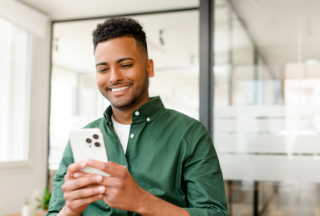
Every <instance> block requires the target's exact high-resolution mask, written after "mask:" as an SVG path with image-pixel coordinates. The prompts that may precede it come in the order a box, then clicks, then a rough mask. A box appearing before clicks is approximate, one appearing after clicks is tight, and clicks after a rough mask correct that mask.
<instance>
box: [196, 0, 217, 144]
mask: <svg viewBox="0 0 320 216" xmlns="http://www.w3.org/2000/svg"><path fill="white" fill-rule="evenodd" d="M213 30H214V0H200V32H199V33H200V61H199V62H200V74H199V90H200V91H199V94H200V95H199V102H200V104H199V114H200V122H202V124H203V125H204V126H205V127H206V128H207V130H208V132H209V133H210V135H211V136H212V139H213V105H214V104H213V99H214V73H213V66H214V56H213V53H214V52H213V51H214V50H213V41H214V40H213Z"/></svg>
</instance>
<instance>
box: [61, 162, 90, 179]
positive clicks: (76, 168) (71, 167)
mask: <svg viewBox="0 0 320 216" xmlns="http://www.w3.org/2000/svg"><path fill="white" fill-rule="evenodd" d="M86 166H87V163H86V162H84V161H80V162H77V163H73V164H70V165H69V166H68V171H67V174H66V175H65V178H66V179H70V178H72V177H73V174H74V173H75V172H78V171H79V170H81V169H83V168H85V167H86Z"/></svg>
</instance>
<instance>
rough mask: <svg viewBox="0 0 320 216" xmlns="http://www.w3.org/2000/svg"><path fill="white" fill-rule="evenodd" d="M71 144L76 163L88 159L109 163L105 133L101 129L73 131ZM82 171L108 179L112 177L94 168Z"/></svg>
mask: <svg viewBox="0 0 320 216" xmlns="http://www.w3.org/2000/svg"><path fill="white" fill-rule="evenodd" d="M70 144H71V149H72V153H73V158H74V161H75V162H79V161H84V160H85V159H88V158H91V159H94V160H98V161H102V162H106V163H107V162H108V155H107V150H106V147H105V143H104V139H103V133H102V131H101V130H100V129H99V128H88V129H80V130H75V131H71V132H70ZM81 171H83V172H87V173H93V174H98V175H102V176H107V177H109V176H110V175H109V174H108V173H105V172H103V171H101V170H99V169H96V168H93V167H86V168H84V169H81Z"/></svg>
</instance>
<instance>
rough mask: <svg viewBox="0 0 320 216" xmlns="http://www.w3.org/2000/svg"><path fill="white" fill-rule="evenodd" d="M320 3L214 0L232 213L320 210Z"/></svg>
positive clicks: (221, 133)
mask: <svg viewBox="0 0 320 216" xmlns="http://www.w3.org/2000/svg"><path fill="white" fill-rule="evenodd" d="M315 8H320V2H319V1H275V0H270V1H238V0H231V1H226V0H225V1H224V0H219V1H216V2H215V23H214V26H215V32H214V57H215V59H214V62H215V66H214V76H215V95H214V96H215V98H214V104H215V107H214V143H215V147H216V149H217V152H218V155H219V159H220V163H221V166H222V171H223V175H224V178H225V180H226V187H227V191H228V192H227V193H228V202H229V211H230V215H258V214H259V215H262V214H263V215H319V212H320V211H319V207H320V206H319V203H318V200H319V198H320V196H319V185H320V184H319V183H320V175H319V172H317V169H318V167H319V165H320V160H319V158H320V145H319V143H320V123H319V122H320V117H319V116H320V105H319V104H320V90H319V89H320V63H319V58H320V49H319V47H320V41H319V40H318V39H319V37H320V28H318V26H320V17H319V13H318V12H317V10H316V9H315Z"/></svg>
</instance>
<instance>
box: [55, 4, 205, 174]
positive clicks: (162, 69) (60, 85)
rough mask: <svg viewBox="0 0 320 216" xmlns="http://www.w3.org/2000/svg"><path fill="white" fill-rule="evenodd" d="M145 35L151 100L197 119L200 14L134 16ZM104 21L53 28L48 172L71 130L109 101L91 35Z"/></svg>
mask: <svg viewBox="0 0 320 216" xmlns="http://www.w3.org/2000/svg"><path fill="white" fill-rule="evenodd" d="M133 18H134V19H137V20H138V21H139V22H140V23H141V24H142V25H143V27H144V30H145V32H146V35H147V43H148V49H149V58H151V59H153V60H154V64H155V77H154V78H151V79H150V87H149V93H150V96H156V95H160V96H161V99H162V100H163V103H164V105H165V106H166V107H167V108H172V109H175V110H178V111H180V112H183V113H185V114H187V115H189V116H191V117H193V118H196V119H198V118H199V111H198V109H199V36H198V32H199V13H198V11H197V10H194V11H185V12H175V13H161V14H150V15H141V16H135V17H133ZM103 21H104V20H101V19H99V20H87V21H78V22H66V23H65V22H64V23H55V24H54V28H53V53H52V56H53V58H52V60H53V65H52V79H51V85H52V89H51V94H52V95H51V120H50V121H51V122H50V156H49V164H50V169H56V168H57V167H58V163H59V162H60V160H61V156H62V152H63V150H64V147H65V145H66V142H67V140H68V134H69V132H70V131H71V130H72V129H78V128H81V127H84V126H85V125H86V124H88V123H89V122H91V121H93V120H95V119H97V118H101V117H102V113H103V112H104V110H105V109H106V107H107V106H108V105H109V102H108V101H107V100H106V99H105V98H104V97H103V96H102V95H101V94H100V92H99V91H98V88H97V86H96V81H95V66H94V57H93V45H92V36H91V32H92V30H93V29H95V27H96V25H97V24H98V23H101V22H103Z"/></svg>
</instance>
